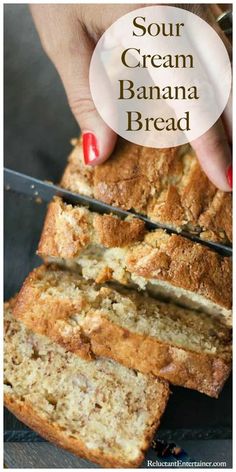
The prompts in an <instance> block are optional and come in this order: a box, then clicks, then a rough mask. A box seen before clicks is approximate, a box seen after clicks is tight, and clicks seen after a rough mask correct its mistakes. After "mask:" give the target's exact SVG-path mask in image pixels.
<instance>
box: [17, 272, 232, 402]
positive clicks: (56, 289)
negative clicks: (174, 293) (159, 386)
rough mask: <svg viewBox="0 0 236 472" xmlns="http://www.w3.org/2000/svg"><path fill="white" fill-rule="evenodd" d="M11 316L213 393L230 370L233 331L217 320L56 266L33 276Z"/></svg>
mask: <svg viewBox="0 0 236 472" xmlns="http://www.w3.org/2000/svg"><path fill="white" fill-rule="evenodd" d="M14 315H15V317H16V318H18V319H19V320H20V321H22V322H23V323H24V324H25V325H26V326H27V327H28V328H30V329H32V330H33V331H35V332H37V333H40V334H43V335H47V336H49V337H51V338H52V339H53V340H54V341H56V342H58V343H60V344H62V345H63V346H64V347H65V348H66V349H68V350H70V351H73V352H74V353H76V354H78V355H79V356H83V357H85V358H86V359H92V358H93V357H94V355H97V356H105V357H108V358H112V359H114V360H116V361H118V362H120V363H122V364H124V365H126V366H127V367H130V368H133V369H136V370H139V371H140V372H143V373H151V374H153V375H156V376H157V377H160V378H163V379H165V380H167V381H169V382H171V383H173V384H176V385H181V386H184V387H188V388H192V389H196V390H199V391H200V392H203V393H206V394H207V395H210V396H213V397H217V396H218V394H219V392H220V390H221V389H222V386H223V384H224V382H225V380H226V379H227V377H228V375H229V373H230V370H231V332H230V329H229V328H227V327H225V326H223V325H221V324H220V323H219V322H217V321H216V319H215V318H214V317H211V316H209V315H206V314H203V313H200V312H199V313H197V312H195V311H191V310H188V309H184V308H180V307H178V306H176V305H173V304H168V303H163V302H159V301H157V300H155V299H153V298H151V297H148V296H147V294H145V293H144V294H142V295H140V294H139V293H137V292H136V291H135V290H131V289H125V288H122V287H119V288H116V289H114V288H111V285H110V286H109V288H108V287H106V286H99V285H96V284H94V283H92V282H91V281H85V280H84V279H82V278H81V277H80V276H79V275H77V274H76V273H73V272H69V271H68V270H61V269H58V268H56V267H53V266H51V267H50V266H48V267H46V266H41V267H40V268H37V269H35V270H34V271H33V272H32V273H31V274H30V275H29V276H28V278H27V279H26V281H25V283H24V285H23V287H22V289H21V291H20V293H19V295H18V297H17V301H16V305H15V308H14Z"/></svg>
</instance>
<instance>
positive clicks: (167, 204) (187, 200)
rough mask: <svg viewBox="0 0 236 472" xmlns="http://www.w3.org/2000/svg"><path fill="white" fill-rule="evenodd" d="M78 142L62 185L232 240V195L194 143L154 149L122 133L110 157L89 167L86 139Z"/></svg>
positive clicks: (203, 233)
mask: <svg viewBox="0 0 236 472" xmlns="http://www.w3.org/2000/svg"><path fill="white" fill-rule="evenodd" d="M74 145H75V147H74V150H73V152H72V153H71V155H70V156H69V164H68V166H67V168H66V170H65V173H64V175H63V178H62V182H61V185H62V186H63V187H65V188H67V189H70V190H72V191H74V192H78V193H81V194H84V195H88V196H91V197H95V198H96V199H98V200H101V201H103V202H105V203H108V204H110V205H114V206H117V207H121V208H124V209H126V210H130V209H134V210H135V211H136V212H138V213H143V214H146V215H148V216H149V217H150V218H151V219H153V220H154V221H157V222H159V223H162V224H165V225H166V226H169V227H170V228H175V229H177V230H181V229H187V230H188V231H190V232H193V233H195V234H198V235H199V236H200V237H201V238H203V239H207V240H212V241H218V242H224V243H229V242H231V241H232V195H231V194H230V193H228V192H222V191H220V190H218V189H217V188H216V187H215V186H214V185H213V184H212V183H211V182H210V181H209V180H208V178H207V176H206V175H205V173H204V172H203V170H202V169H201V167H200V165H199V163H198V160H197V158H196V155H195V154H194V152H193V150H192V149H191V148H190V146H188V145H187V146H186V145H185V146H179V147H175V148H169V149H152V148H146V147H143V146H138V145H136V144H133V143H129V142H127V141H124V140H122V139H121V138H119V139H118V141H117V146H116V148H115V150H114V152H113V154H112V156H111V157H110V159H108V161H106V162H105V163H104V164H101V165H99V166H95V167H88V166H85V165H84V163H83V151H82V143H81V140H75V141H74Z"/></svg>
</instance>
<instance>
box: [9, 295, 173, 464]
mask: <svg viewBox="0 0 236 472" xmlns="http://www.w3.org/2000/svg"><path fill="white" fill-rule="evenodd" d="M12 305H14V303H10V304H6V306H5V368H4V375H5V377H4V378H5V380H4V389H5V396H6V397H5V398H6V406H7V407H8V408H9V409H10V410H11V411H12V412H13V413H14V414H16V416H18V417H19V418H20V419H21V420H22V421H24V422H26V424H28V425H29V426H30V427H32V428H34V429H35V430H36V431H37V432H39V434H41V435H42V436H44V437H46V438H48V439H49V440H52V441H54V442H56V443H58V444H60V445H61V446H62V447H65V448H67V449H69V450H71V452H74V453H75V454H78V455H82V456H83V457H86V458H88V459H90V460H92V461H95V462H97V463H99V464H101V465H104V466H110V467H134V466H138V465H139V464H140V463H141V461H142V460H143V457H144V452H145V450H146V449H147V448H148V446H149V444H150V441H151V439H152V436H153V434H154V432H155V428H156V427H158V425H159V421H160V418H161V415H162V414H163V412H164V410H165V406H166V403H167V400H168V395H169V390H168V386H167V384H166V383H165V382H162V381H159V380H157V379H155V378H154V377H152V376H145V375H143V374H140V373H137V372H135V371H133V370H130V369H127V368H126V367H124V366H122V365H119V364H117V363H115V362H114V361H111V360H106V359H96V360H94V361H93V362H87V361H85V360H83V359H81V358H80V357H78V356H76V355H75V354H72V353H70V352H68V351H66V350H65V349H63V348H62V347H61V346H59V345H57V344H53V343H52V342H51V341H50V340H49V339H47V338H46V337H44V336H40V335H37V334H35V333H33V332H32V331H29V330H28V329H27V328H25V327H24V325H23V324H21V323H19V322H18V321H16V320H15V319H14V318H13V317H12V308H13V306H12Z"/></svg>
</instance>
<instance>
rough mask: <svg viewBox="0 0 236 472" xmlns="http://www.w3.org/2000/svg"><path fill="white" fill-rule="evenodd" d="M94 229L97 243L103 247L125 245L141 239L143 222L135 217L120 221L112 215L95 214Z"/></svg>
mask: <svg viewBox="0 0 236 472" xmlns="http://www.w3.org/2000/svg"><path fill="white" fill-rule="evenodd" d="M93 226H94V230H95V231H96V234H97V236H98V241H97V242H98V243H99V244H102V245H103V246H105V247H125V246H128V245H129V244H132V243H134V242H136V241H140V240H142V239H143V236H144V233H145V224H144V222H143V221H141V220H138V219H137V218H132V219H131V220H129V221H122V220H121V219H120V218H115V217H114V216H112V215H99V214H95V216H94V221H93Z"/></svg>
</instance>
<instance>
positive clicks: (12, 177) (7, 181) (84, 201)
mask: <svg viewBox="0 0 236 472" xmlns="http://www.w3.org/2000/svg"><path fill="white" fill-rule="evenodd" d="M4 188H5V189H6V190H10V191H13V192H16V193H19V194H22V195H25V196H28V197H31V198H34V199H42V200H43V201H44V202H47V203H49V202H51V201H52V199H53V197H55V196H58V197H61V198H62V199H63V200H64V201H65V202H66V203H70V204H72V205H82V206H87V207H88V208H89V209H90V210H91V211H94V212H97V213H106V214H109V213H113V214H114V215H117V216H119V217H120V218H122V219H124V218H126V217H127V216H133V217H135V218H139V219H140V220H142V221H144V223H145V225H146V227H147V228H148V229H150V230H154V229H164V230H166V231H167V232H168V233H175V234H180V235H181V236H183V237H185V238H187V239H190V240H191V241H194V242H196V243H199V244H203V245H205V246H207V247H209V248H210V249H213V250H214V251H216V252H218V253H219V254H221V255H224V256H232V247H230V246H226V245H224V244H219V243H215V242H212V241H206V240H202V239H201V238H199V237H198V236H196V235H193V234H191V233H188V232H187V231H181V232H178V231H176V230H174V229H172V228H168V227H166V226H165V225H162V224H159V223H156V222H154V221H151V220H150V219H149V218H147V217H146V216H144V215H140V214H138V213H135V212H133V211H127V210H123V209H121V208H117V207H113V206H112V205H108V204H107V203H103V202H101V201H99V200H95V199H94V198H91V197H87V196H84V195H80V194H78V193H74V192H71V191H69V190H66V189H64V188H62V187H59V186H57V185H54V184H53V183H51V182H47V181H42V180H39V179H36V178H35V177H30V176H29V175H25V174H22V173H20V172H16V171H14V170H11V169H7V168H4Z"/></svg>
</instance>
